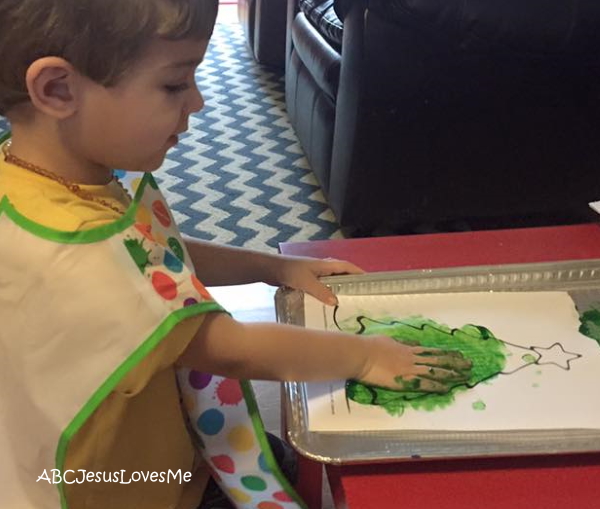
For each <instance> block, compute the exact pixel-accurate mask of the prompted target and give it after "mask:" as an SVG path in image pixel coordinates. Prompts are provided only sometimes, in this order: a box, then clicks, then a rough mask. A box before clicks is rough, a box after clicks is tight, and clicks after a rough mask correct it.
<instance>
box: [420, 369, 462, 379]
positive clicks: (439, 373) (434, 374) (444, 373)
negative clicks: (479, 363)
mask: <svg viewBox="0 0 600 509" xmlns="http://www.w3.org/2000/svg"><path fill="white" fill-rule="evenodd" d="M417 375H418V376H419V377H421V378H426V379H428V380H434V381H438V382H466V381H467V380H468V379H469V376H468V375H466V374H464V373H460V372H458V371H453V370H451V369H444V368H440V367H437V368H434V367H432V366H418V368H417Z"/></svg>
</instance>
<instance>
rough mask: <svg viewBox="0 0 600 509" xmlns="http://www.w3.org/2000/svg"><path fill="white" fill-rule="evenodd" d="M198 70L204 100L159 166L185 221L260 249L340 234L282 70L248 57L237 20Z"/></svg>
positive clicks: (197, 233) (222, 31) (219, 32)
mask: <svg viewBox="0 0 600 509" xmlns="http://www.w3.org/2000/svg"><path fill="white" fill-rule="evenodd" d="M196 80H197V81H198V84H199V87H200V90H201V91H202V94H203V95H204V100H205V102H206V106H205V108H204V109H203V110H202V111H201V112H199V113H196V114H195V115H194V116H193V117H191V118H190V125H189V130H188V132H187V133H185V134H184V135H182V136H180V138H179V144H178V145H177V146H176V147H175V148H173V149H171V151H170V152H169V153H168V154H167V159H166V161H165V163H164V165H163V167H162V168H160V169H159V170H158V171H157V173H156V174H155V175H156V177H157V178H158V180H160V181H161V184H162V189H163V192H164V193H165V197H166V199H167V200H168V201H169V203H170V205H171V207H172V209H173V211H174V214H175V219H176V220H177V221H178V223H179V226H180V228H181V230H182V231H183V232H184V233H186V234H188V235H191V236H193V237H197V238H200V239H205V240H214V241H216V242H218V243H222V244H228V245H232V246H244V247H250V248H254V249H259V250H261V251H274V250H276V249H277V245H278V243H279V242H289V241H305V240H324V239H329V238H341V237H342V234H341V232H340V230H339V227H338V225H337V223H336V221H335V218H334V216H333V213H332V212H331V210H330V209H329V207H328V206H327V204H326V203H325V199H324V197H323V193H322V192H321V190H320V187H319V185H318V183H317V181H316V179H315V177H314V176H313V174H312V172H311V171H310V169H309V167H308V163H307V161H306V158H305V157H304V155H303V153H302V149H301V148H300V145H299V143H298V141H297V138H296V135H295V134H294V131H293V129H292V127H291V125H290V123H289V121H288V118H287V113H286V111H285V96H284V77H283V74H282V73H281V72H279V71H273V70H272V69H269V68H266V67H263V66H260V65H258V64H257V63H256V62H255V61H254V60H253V59H252V57H251V56H250V53H249V50H248V49H247V47H246V42H245V37H244V34H243V31H242V27H241V26H240V25H238V24H217V26H216V28H215V32H214V35H213V38H212V40H211V43H210V45H209V49H208V51H207V54H206V57H205V59H204V62H203V63H202V65H201V66H200V68H199V69H198V71H197V74H196ZM5 129H7V125H6V123H5V122H4V119H2V118H0V131H4V130H5Z"/></svg>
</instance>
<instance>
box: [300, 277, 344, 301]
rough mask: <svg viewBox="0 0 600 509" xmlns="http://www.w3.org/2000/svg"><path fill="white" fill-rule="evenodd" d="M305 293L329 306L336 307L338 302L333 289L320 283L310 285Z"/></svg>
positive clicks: (315, 282)
mask: <svg viewBox="0 0 600 509" xmlns="http://www.w3.org/2000/svg"><path fill="white" fill-rule="evenodd" d="M304 291H305V292H306V293H308V294H310V295H312V296H313V297H314V298H315V299H318V300H320V301H321V302H322V303H323V304H327V305H328V306H335V305H336V304H337V302H338V301H337V298H336V296H335V295H334V294H333V292H332V291H331V289H330V288H329V287H327V286H325V285H324V284H323V283H319V282H318V281H314V282H313V283H312V284H310V285H308V286H307V287H306V288H305V290H304Z"/></svg>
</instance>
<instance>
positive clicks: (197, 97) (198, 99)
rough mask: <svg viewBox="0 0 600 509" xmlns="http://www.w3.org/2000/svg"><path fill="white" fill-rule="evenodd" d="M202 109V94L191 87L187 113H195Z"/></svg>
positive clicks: (196, 88)
mask: <svg viewBox="0 0 600 509" xmlns="http://www.w3.org/2000/svg"><path fill="white" fill-rule="evenodd" d="M202 108H204V97H203V96H202V92H200V90H199V89H198V87H197V86H195V87H193V90H192V96H191V97H190V99H189V101H188V107H187V109H188V111H189V113H195V112H198V111H200V110H201V109H202Z"/></svg>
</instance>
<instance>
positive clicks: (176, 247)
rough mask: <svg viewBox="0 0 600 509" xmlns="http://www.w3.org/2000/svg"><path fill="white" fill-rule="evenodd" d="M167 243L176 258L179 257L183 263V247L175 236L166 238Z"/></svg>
mask: <svg viewBox="0 0 600 509" xmlns="http://www.w3.org/2000/svg"><path fill="white" fill-rule="evenodd" d="M167 244H168V245H169V247H170V248H171V251H173V254H174V255H175V256H176V257H177V258H179V260H181V261H182V262H183V263H185V254H184V251H183V247H181V244H180V243H179V241H178V240H177V239H176V238H175V237H169V239H168V240H167Z"/></svg>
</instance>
